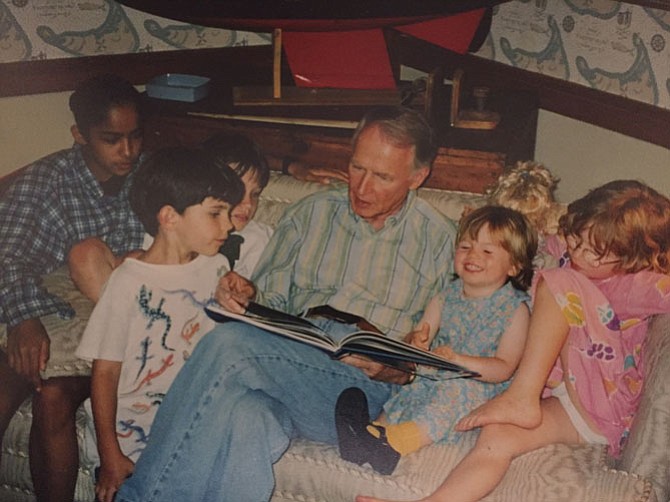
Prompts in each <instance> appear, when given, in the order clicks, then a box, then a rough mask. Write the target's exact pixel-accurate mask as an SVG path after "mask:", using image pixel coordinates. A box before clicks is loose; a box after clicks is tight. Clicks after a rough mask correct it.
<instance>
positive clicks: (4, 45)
mask: <svg viewBox="0 0 670 502" xmlns="http://www.w3.org/2000/svg"><path fill="white" fill-rule="evenodd" d="M268 43H270V36H269V34H258V33H248V32H242V31H235V30H223V29H218V28H206V27H202V26H194V25H190V24H184V23H180V22H176V21H171V20H169V19H165V18H161V17H158V16H152V15H150V14H145V13H143V12H139V11H136V10H133V9H130V8H128V7H124V6H121V5H120V4H118V3H116V2H115V1H113V0H0V63H7V62H12V61H26V60H35V59H38V60H39V59H57V58H66V57H76V56H96V55H102V54H127V53H132V52H154V51H166V50H176V49H206V48H218V47H230V46H234V45H258V44H268Z"/></svg>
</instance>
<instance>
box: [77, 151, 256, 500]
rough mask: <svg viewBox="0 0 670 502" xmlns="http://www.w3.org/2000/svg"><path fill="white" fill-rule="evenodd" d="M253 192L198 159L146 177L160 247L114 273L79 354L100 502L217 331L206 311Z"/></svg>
mask: <svg viewBox="0 0 670 502" xmlns="http://www.w3.org/2000/svg"><path fill="white" fill-rule="evenodd" d="M243 190H244V189H243V186H242V183H241V182H240V180H239V178H238V177H237V176H236V175H235V173H233V172H232V171H231V170H229V169H223V168H221V167H220V166H217V165H216V164H215V163H214V162H213V161H212V159H210V158H209V157H208V156H206V155H204V154H203V152H201V151H198V150H192V149H185V148H171V149H166V150H161V151H158V152H156V154H155V155H153V156H152V157H151V158H150V159H149V160H148V161H147V162H145V163H144V164H143V165H141V166H140V167H139V168H138V171H137V173H136V175H135V181H134V182H133V185H132V188H131V193H130V201H131V205H132V208H133V210H134V211H135V212H136V214H137V215H138V217H139V219H140V220H141V221H142V224H143V225H144V227H145V229H146V231H147V232H148V233H149V234H151V235H152V236H153V237H154V240H153V242H152V244H151V246H150V247H149V248H148V249H147V250H146V251H143V252H141V253H139V254H138V255H136V256H135V257H130V258H127V259H126V260H125V261H124V262H123V263H122V264H121V265H119V266H118V267H117V268H116V269H115V270H114V271H113V272H112V274H111V275H110V277H109V280H108V282H107V283H106V285H105V287H104V289H103V291H102V294H101V297H100V300H99V302H98V303H97V304H96V306H95V308H94V310H93V313H92V315H91V318H90V320H89V323H88V325H87V327H86V330H85V332H84V334H83V337H82V340H81V343H80V345H79V347H78V349H77V355H78V356H79V357H82V358H84V359H89V360H92V361H93V370H92V380H91V409H89V410H88V411H89V416H90V415H91V414H92V417H93V422H94V425H95V436H96V438H97V453H98V454H99V464H100V471H99V477H98V480H97V483H96V495H97V497H98V499H99V500H100V502H111V501H112V500H113V498H114V494H115V493H116V491H117V489H118V487H119V486H120V485H121V483H122V482H123V481H124V479H125V478H126V477H128V476H129V475H130V474H131V473H132V472H133V468H134V461H136V460H137V458H138V456H139V455H140V453H141V451H142V449H143V448H144V446H145V443H146V440H147V438H148V436H149V429H150V427H151V424H152V422H153V418H154V416H155V414H156V410H157V407H158V406H159V405H160V402H161V399H162V397H163V395H165V393H166V392H167V390H168V388H169V387H170V385H171V383H172V381H173V379H174V377H175V376H176V374H177V372H178V371H179V369H180V368H181V366H182V365H183V364H184V361H185V360H186V359H187V358H188V356H189V354H190V353H191V351H192V350H193V348H194V347H195V345H196V343H197V342H198V341H199V339H200V338H201V337H202V335H203V334H205V333H207V332H208V331H209V330H210V329H211V328H212V327H213V322H212V321H210V320H209V319H208V318H207V316H206V315H205V313H204V310H203V307H204V306H205V305H207V304H208V303H209V302H211V301H213V295H214V291H215V288H216V285H217V282H218V278H219V277H220V276H222V275H223V274H224V273H225V272H227V271H228V263H227V261H226V259H225V257H223V256H222V255H220V254H219V252H218V251H219V248H220V247H221V245H222V244H223V242H224V241H225V240H226V238H227V237H228V233H229V232H230V230H231V229H232V228H233V225H232V223H231V221H230V216H229V213H230V211H231V208H232V207H234V206H235V205H237V204H238V203H239V202H240V200H241V199H242V194H243ZM89 449H91V450H95V448H89ZM95 453H96V452H95V451H92V452H91V454H92V457H93V458H95V457H96V455H95Z"/></svg>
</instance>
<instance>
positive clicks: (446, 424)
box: [384, 279, 530, 443]
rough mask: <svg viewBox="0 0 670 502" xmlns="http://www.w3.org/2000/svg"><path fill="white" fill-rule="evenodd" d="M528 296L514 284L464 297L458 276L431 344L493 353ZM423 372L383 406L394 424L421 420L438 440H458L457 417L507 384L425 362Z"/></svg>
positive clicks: (476, 353) (475, 353) (449, 289)
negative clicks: (457, 373) (455, 375)
mask: <svg viewBox="0 0 670 502" xmlns="http://www.w3.org/2000/svg"><path fill="white" fill-rule="evenodd" d="M529 300H530V297H529V296H528V295H527V294H526V293H524V292H523V291H519V290H517V289H515V288H514V287H513V286H512V285H511V284H510V283H507V284H505V285H504V286H503V287H502V288H500V289H499V290H497V291H496V292H495V293H493V294H492V295H491V296H489V297H487V298H465V297H464V296H463V283H462V282H461V280H460V279H456V280H455V281H453V282H451V283H450V284H449V285H448V286H447V290H446V291H445V293H444V306H443V307H442V321H441V323H440V329H439V331H438V332H437V335H436V336H435V338H434V339H433V342H432V344H431V349H432V348H435V347H438V346H440V345H445V344H448V345H450V346H451V348H452V349H453V350H454V351H455V352H458V353H460V354H468V355H472V356H483V357H489V356H493V355H494V354H495V352H496V350H497V348H498V342H499V341H500V337H501V336H502V334H503V333H504V332H505V329H507V327H508V326H509V324H510V321H511V319H512V316H513V315H514V312H516V310H517V308H518V307H519V306H520V305H521V304H522V303H524V302H526V303H528V301H529ZM419 375H420V376H419V377H418V378H417V379H416V380H414V382H412V383H411V384H409V385H404V386H402V387H400V388H399V389H398V390H397V392H396V393H395V394H394V395H393V396H392V397H391V399H389V400H388V401H387V403H386V404H385V405H384V411H385V413H386V420H387V421H388V422H389V423H391V424H396V423H400V422H409V421H412V422H415V423H417V424H418V425H419V426H420V427H421V428H422V429H424V430H425V431H426V432H427V433H428V435H429V437H430V438H431V439H432V440H433V442H438V441H446V442H450V443H454V442H456V441H457V440H458V439H459V437H460V434H461V433H459V432H456V431H454V430H453V427H454V425H455V424H456V422H457V421H458V420H459V419H460V418H462V417H463V416H465V415H466V414H467V413H468V412H469V411H471V410H473V409H474V408H476V407H477V406H479V405H480V404H482V403H484V402H485V401H487V400H489V399H491V398H492V397H493V396H495V395H497V394H499V393H500V392H502V391H503V390H504V389H505V388H506V387H507V385H508V382H501V383H495V384H494V383H486V382H481V381H479V380H475V379H471V378H455V379H454V378H452V379H449V378H450V377H452V376H453V373H451V372H448V371H441V370H437V369H435V368H428V367H421V368H420V369H419ZM427 377H429V378H427ZM431 378H432V379H436V380H431Z"/></svg>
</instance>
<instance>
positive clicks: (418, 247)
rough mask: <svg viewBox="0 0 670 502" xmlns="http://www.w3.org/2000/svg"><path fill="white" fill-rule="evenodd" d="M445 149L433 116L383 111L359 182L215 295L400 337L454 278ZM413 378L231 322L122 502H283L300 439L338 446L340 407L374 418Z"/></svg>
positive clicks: (292, 226) (284, 232)
mask: <svg viewBox="0 0 670 502" xmlns="http://www.w3.org/2000/svg"><path fill="white" fill-rule="evenodd" d="M435 153H436V147H435V143H434V140H433V135H432V132H431V130H430V127H429V126H428V124H427V123H426V121H425V120H424V118H423V117H422V116H421V115H420V114H418V113H417V112H414V111H412V110H408V109H403V108H394V109H379V110H373V111H372V112H370V113H369V114H368V115H366V117H365V118H364V119H363V120H362V121H361V123H360V124H359V126H358V129H357V130H356V132H355V134H354V138H353V155H352V157H351V160H350V162H349V168H348V171H349V184H348V189H347V188H346V187H344V186H343V187H340V188H337V187H335V188H333V189H331V190H328V191H324V192H320V193H317V194H314V195H312V196H309V197H307V198H305V199H304V200H302V201H300V202H298V203H297V204H295V205H294V206H292V207H291V208H290V209H289V210H288V211H287V213H286V214H285V215H284V217H283V218H282V220H281V221H280V222H279V224H278V226H277V229H276V231H275V233H274V236H273V238H272V239H271V241H270V243H269V245H268V247H267V248H266V250H265V252H264V254H263V256H262V257H261V261H260V263H259V265H258V268H257V269H256V272H255V273H254V276H253V278H254V280H255V284H254V283H252V282H249V281H247V280H244V279H242V278H241V277H240V276H237V275H235V274H234V273H230V274H229V275H227V276H225V278H224V280H223V281H222V282H221V283H220V287H219V290H218V292H217V299H218V300H219V302H220V303H221V304H222V305H224V307H226V308H228V309H231V310H235V311H238V312H240V311H242V310H243V309H244V305H246V304H247V303H248V302H249V301H250V300H252V299H253V300H255V301H257V302H259V303H262V304H265V305H268V306H271V307H274V308H277V309H280V310H285V311H287V312H291V313H294V314H303V315H305V316H307V317H310V318H312V320H313V321H314V322H315V323H317V324H319V325H320V326H321V327H323V328H325V329H327V330H328V331H329V332H330V333H331V334H332V335H333V336H334V337H339V336H344V335H346V334H347V333H349V332H351V331H353V330H356V329H358V326H369V325H370V324H371V325H373V326H375V327H376V328H378V329H379V330H380V331H381V332H383V333H385V334H386V335H388V336H392V337H395V338H401V337H404V336H405V335H406V333H408V332H410V331H411V330H412V329H413V328H414V326H415V324H416V323H417V322H418V320H419V319H420V317H421V315H422V314H423V310H424V308H425V306H426V304H427V303H428V300H429V299H430V298H432V297H433V296H434V295H435V294H436V293H437V292H439V291H440V290H441V289H442V288H443V287H444V285H445V284H446V282H447V281H448V280H449V277H450V273H451V261H452V248H453V235H454V228H453V226H452V225H451V224H450V223H448V222H447V221H446V219H445V218H444V217H442V215H440V214H439V213H438V212H437V211H436V210H435V209H433V208H432V207H431V206H430V205H428V204H427V203H425V202H424V201H422V200H420V199H418V198H417V196H416V193H415V189H416V188H418V187H419V186H420V185H421V184H422V183H423V181H424V180H425V179H426V177H427V176H428V174H429V173H430V166H431V164H432V161H433V159H434V157H435ZM407 379H408V376H407V374H406V373H403V372H400V371H398V370H397V369H391V368H388V367H385V366H383V365H381V364H379V363H376V362H373V361H371V360H368V359H364V358H361V357H354V356H349V357H345V358H343V359H339V360H333V359H330V358H329V357H328V356H327V355H326V354H324V353H322V352H321V351H319V350H317V349H314V348H312V347H309V346H307V345H304V344H301V343H299V342H295V341H292V340H287V339H284V338H282V337H278V336H275V335H272V334H269V333H267V332H265V331H262V330H259V329H257V328H254V327H251V326H249V325H246V324H240V323H226V324H224V325H221V326H219V327H218V328H217V329H215V330H214V331H212V332H211V333H209V334H208V335H207V336H206V337H205V338H204V339H203V340H202V341H201V342H200V344H199V345H198V347H197V349H196V350H195V351H194V353H193V354H192V356H191V358H190V359H189V361H188V362H187V364H186V365H185V366H184V368H183V370H182V371H181V373H180V375H179V376H178V377H177V379H176V380H175V382H174V384H173V386H172V388H171V389H170V391H169V392H168V395H167V396H166V398H165V399H164V401H163V403H162V405H161V407H160V410H159V413H158V416H157V419H156V421H155V423H154V428H153V430H152V436H151V440H150V441H149V445H148V446H147V448H146V449H145V451H144V453H143V454H142V456H141V457H140V459H139V461H138V463H137V465H136V468H135V472H134V474H133V475H132V476H131V477H130V478H129V479H128V480H127V481H126V482H125V483H124V484H123V486H122V487H121V490H120V491H119V493H118V496H117V500H122V501H142V502H148V501H154V500H155V501H157V500H189V501H195V500H202V501H204V500H207V501H217V500H218V501H221V500H235V501H245V500H248V501H252V502H258V501H262V500H268V499H269V498H270V497H271V494H272V489H273V486H274V479H273V473H272V464H273V463H274V462H276V461H277V460H278V459H279V458H280V457H281V455H282V454H283V453H284V451H285V450H286V449H287V447H288V445H289V441H290V439H291V438H292V437H294V436H300V437H304V438H307V439H311V440H316V441H322V442H327V443H331V444H332V443H335V442H336V441H337V437H336V436H337V435H336V430H335V420H334V408H335V402H336V400H337V397H338V395H339V394H340V392H341V391H342V390H344V389H345V388H347V387H351V386H356V387H359V388H361V389H362V390H363V391H364V392H365V393H366V395H367V396H368V398H369V400H370V406H371V414H372V415H373V416H376V414H377V413H378V412H379V411H380V410H381V406H382V404H383V403H384V401H385V400H386V399H387V398H388V396H389V394H390V392H391V390H392V388H393V386H394V385H398V384H402V383H405V382H406V381H407Z"/></svg>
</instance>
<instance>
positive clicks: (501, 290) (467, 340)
mask: <svg viewBox="0 0 670 502" xmlns="http://www.w3.org/2000/svg"><path fill="white" fill-rule="evenodd" d="M536 250H537V236H536V234H535V231H534V230H533V229H532V228H531V227H530V225H529V224H528V222H527V221H526V219H525V218H524V216H522V215H521V214H520V213H519V212H517V211H514V210H512V209H508V208H503V207H498V206H487V207H483V208H480V209H477V210H475V211H473V212H471V213H470V214H468V215H466V216H465V217H464V218H463V219H462V221H461V224H460V226H459V231H458V236H457V247H456V251H455V256H454V271H455V273H456V276H457V278H456V279H455V280H454V281H453V282H451V283H450V284H449V286H448V287H447V289H446V291H444V292H443V293H442V294H440V295H438V296H437V297H435V298H434V299H433V300H432V301H431V303H430V304H429V306H428V308H427V309H426V312H425V314H424V316H423V319H422V322H421V323H420V327H419V329H418V330H416V331H414V332H412V333H410V334H409V335H408V340H409V341H410V343H412V344H414V345H418V346H420V347H422V348H425V349H428V348H430V350H431V351H433V352H435V353H437V354H439V355H441V356H443V357H445V358H447V359H448V360H450V361H453V362H455V363H457V364H460V365H462V366H465V367H466V368H468V369H470V370H473V371H475V372H477V373H479V374H480V375H481V376H480V377H478V378H474V379H470V378H460V379H450V377H451V376H452V375H450V373H449V372H444V371H440V370H437V369H435V368H428V367H419V368H418V370H417V375H418V378H416V379H414V381H412V382H411V383H410V384H408V385H404V386H402V387H399V388H398V390H397V392H395V393H394V395H393V396H392V397H391V399H390V400H389V401H388V402H387V403H386V404H385V406H384V412H383V413H382V415H381V416H380V417H378V418H377V420H375V421H374V422H372V423H371V422H370V417H369V416H368V407H367V399H366V397H365V394H364V393H363V392H362V391H361V390H360V389H358V388H355V387H352V388H349V389H346V390H345V391H344V392H343V393H342V394H341V395H340V398H339V400H338V403H337V407H336V422H337V430H338V439H339V447H340V455H341V456H342V458H344V459H345V460H349V461H352V462H355V463H357V464H359V465H362V464H364V463H366V462H367V463H370V465H371V466H372V467H373V468H374V469H375V470H377V471H378V472H380V473H382V474H390V473H391V472H393V470H394V469H395V466H396V464H397V462H398V460H399V458H400V456H402V455H406V454H408V453H411V452H413V451H415V450H418V449H419V448H421V447H423V446H426V445H428V444H431V443H435V442H438V441H447V442H455V441H457V440H458V437H459V435H460V434H462V433H459V432H457V431H455V430H454V425H455V424H456V422H457V421H458V420H459V419H460V418H461V417H463V415H465V414H467V412H469V411H470V410H472V409H474V408H475V407H477V406H478V405H480V404H482V403H484V402H486V401H487V400H489V399H490V398H492V397H493V396H495V395H497V394H498V393H500V392H501V391H502V390H504V389H505V388H506V387H507V384H508V381H509V379H510V377H511V376H512V374H513V373H514V371H515V370H516V368H517V366H518V364H519V360H520V359H521V354H522V352H523V348H524V344H525V339H526V333H527V331H528V321H529V317H530V313H529V309H528V302H529V296H528V294H527V293H526V290H527V289H528V288H529V286H530V283H531V279H532V275H533V263H532V262H533V257H534V255H535V252H536Z"/></svg>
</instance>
